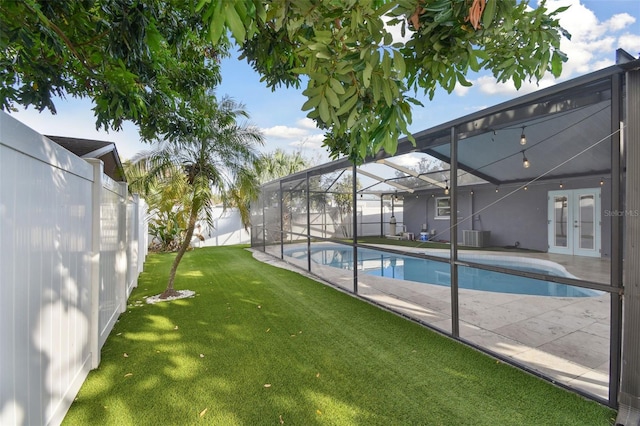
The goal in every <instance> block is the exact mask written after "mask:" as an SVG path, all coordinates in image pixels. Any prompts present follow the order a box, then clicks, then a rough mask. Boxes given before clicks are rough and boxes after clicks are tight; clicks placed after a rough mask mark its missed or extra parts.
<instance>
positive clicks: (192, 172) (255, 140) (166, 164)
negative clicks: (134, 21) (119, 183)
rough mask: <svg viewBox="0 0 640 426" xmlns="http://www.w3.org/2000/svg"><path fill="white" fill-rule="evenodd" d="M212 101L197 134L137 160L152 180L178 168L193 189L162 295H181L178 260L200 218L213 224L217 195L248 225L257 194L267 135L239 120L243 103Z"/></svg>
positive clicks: (145, 153) (244, 114)
mask: <svg viewBox="0 0 640 426" xmlns="http://www.w3.org/2000/svg"><path fill="white" fill-rule="evenodd" d="M210 103H211V114H210V119H211V120H210V122H209V123H207V124H206V125H205V126H202V127H201V128H198V130H199V131H198V132H197V133H196V134H191V135H188V136H187V137H185V138H183V139H181V140H178V141H175V142H167V141H164V142H162V143H160V144H159V146H158V148H157V149H155V150H152V151H148V152H143V153H140V154H138V155H137V156H136V158H134V160H133V162H134V163H137V162H145V168H146V170H147V175H146V177H145V179H146V180H147V181H151V180H153V179H157V178H158V177H162V176H167V174H169V173H172V172H174V173H175V171H176V170H179V172H180V173H183V174H184V176H185V178H186V182H187V185H188V188H189V192H188V194H189V195H188V199H189V204H188V205H187V206H186V208H187V210H188V222H187V228H186V232H185V235H184V240H182V243H181V244H180V246H179V248H178V253H177V255H176V258H175V260H174V261H173V264H172V266H171V271H170V272H169V280H168V282H167V288H166V290H165V291H164V292H163V293H162V294H161V295H160V298H163V299H166V298H168V297H172V296H178V295H179V293H178V292H177V291H176V290H175V288H174V281H175V276H176V271H177V269H178V265H179V264H180V261H181V260H182V257H183V256H184V253H185V252H186V251H187V249H188V248H189V244H190V242H191V238H192V237H193V233H194V230H195V227H196V222H197V220H198V218H199V217H201V216H204V218H205V219H206V221H207V223H208V224H209V226H211V227H213V217H212V209H213V207H214V205H213V204H214V201H213V200H214V197H216V198H217V199H219V200H220V201H221V202H222V204H223V206H224V207H225V208H227V207H231V206H233V207H236V208H238V209H239V211H240V215H241V218H242V222H243V225H244V226H245V228H247V227H248V226H249V218H250V214H249V201H250V200H251V199H255V198H256V196H257V193H258V188H259V183H258V179H257V176H256V173H255V169H254V164H255V162H256V161H257V160H258V158H259V157H258V153H257V150H256V147H257V145H261V144H262V143H263V137H262V134H261V133H260V131H259V130H258V129H257V128H256V127H254V126H252V125H249V124H247V123H238V121H237V120H238V118H239V117H242V118H248V117H249V115H248V113H247V112H246V111H245V110H244V105H242V104H239V103H237V102H235V101H234V100H233V99H231V98H228V97H224V98H223V99H222V100H221V101H220V102H219V103H218V102H216V101H215V98H213V97H211V98H210ZM160 182H161V180H160Z"/></svg>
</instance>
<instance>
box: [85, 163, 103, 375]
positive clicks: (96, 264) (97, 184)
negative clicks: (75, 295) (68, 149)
mask: <svg viewBox="0 0 640 426" xmlns="http://www.w3.org/2000/svg"><path fill="white" fill-rule="evenodd" d="M86 161H87V162H88V163H89V164H91V165H92V166H93V182H92V184H91V286H90V288H91V317H90V319H89V349H90V351H91V369H95V368H98V365H100V238H101V232H100V226H101V223H100V222H101V220H100V219H101V207H102V206H101V204H102V174H103V172H104V163H103V162H102V161H101V160H98V159H96V158H88V159H87V160H86Z"/></svg>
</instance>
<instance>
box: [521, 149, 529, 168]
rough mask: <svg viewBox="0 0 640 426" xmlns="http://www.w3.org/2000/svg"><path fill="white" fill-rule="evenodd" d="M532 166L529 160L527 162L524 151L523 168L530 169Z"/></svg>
mask: <svg viewBox="0 0 640 426" xmlns="http://www.w3.org/2000/svg"><path fill="white" fill-rule="evenodd" d="M530 165H531V163H529V160H527V157H526V156H525V155H524V150H523V151H522V167H524V168H525V169H528V168H529V166H530Z"/></svg>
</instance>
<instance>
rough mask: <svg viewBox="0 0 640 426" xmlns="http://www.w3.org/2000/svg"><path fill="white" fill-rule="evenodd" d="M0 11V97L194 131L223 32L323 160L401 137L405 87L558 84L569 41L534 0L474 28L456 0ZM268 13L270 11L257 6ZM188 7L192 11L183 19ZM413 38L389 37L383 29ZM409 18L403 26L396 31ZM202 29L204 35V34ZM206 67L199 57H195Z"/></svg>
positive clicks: (176, 131)
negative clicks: (290, 102)
mask: <svg viewBox="0 0 640 426" xmlns="http://www.w3.org/2000/svg"><path fill="white" fill-rule="evenodd" d="M91 4H92V3H91V2H89V3H86V2H77V1H72V0H60V1H58V2H55V4H54V3H53V2H36V1H33V0H29V1H25V2H0V19H2V21H0V28H2V31H0V42H1V43H2V45H3V46H7V48H6V49H3V51H2V52H0V68H1V69H4V70H5V72H4V73H3V74H2V75H0V78H2V80H1V82H2V86H0V96H2V98H0V101H1V102H2V105H3V108H11V106H12V105H13V104H14V103H21V104H23V105H34V106H36V108H39V109H44V108H50V109H52V110H54V108H55V107H54V105H53V101H52V98H53V96H55V95H59V94H62V93H66V94H71V95H74V96H76V95H77V96H90V97H91V98H92V99H93V100H94V101H95V104H96V116H97V124H98V126H101V127H111V128H119V127H120V126H121V124H122V122H123V121H126V120H131V121H133V122H134V123H136V124H138V125H139V126H140V133H141V135H142V137H143V138H146V139H153V138H157V137H159V136H161V137H164V138H169V139H177V138H180V137H181V136H184V135H190V134H193V133H197V132H199V131H201V130H202V129H205V128H206V123H207V114H208V112H207V111H206V110H202V109H201V108H200V107H199V106H198V105H197V103H196V102H194V99H198V97H200V96H201V95H202V94H203V93H205V92H206V91H207V90H210V89H212V88H213V87H215V85H216V84H217V83H218V81H219V72H218V61H217V59H218V57H219V56H221V55H224V54H226V51H227V43H228V42H227V37H228V35H229V34H230V35H231V37H233V38H234V39H235V40H236V42H237V43H238V44H239V45H240V47H241V50H242V55H241V58H243V59H246V60H247V61H248V62H249V63H250V64H251V66H252V67H253V68H254V69H255V70H256V71H257V72H258V73H260V74H261V76H262V80H263V81H264V82H265V84H266V85H267V86H268V87H271V88H272V89H274V90H275V88H277V87H279V86H280V85H285V86H293V87H300V85H301V82H302V81H305V82H306V88H305V90H304V92H303V94H304V95H305V96H306V97H307V100H306V101H305V102H304V104H303V105H302V109H303V110H304V111H307V112H308V117H310V118H312V119H314V120H315V121H316V123H317V125H318V126H319V127H320V128H322V129H325V130H326V131H327V134H326V146H327V147H328V148H329V150H330V153H331V155H332V156H335V157H337V156H341V155H345V156H348V157H349V158H351V159H352V160H354V161H356V162H358V161H362V160H363V159H364V158H365V157H366V156H368V155H374V154H375V153H376V152H377V151H378V150H380V149H384V150H385V151H387V152H394V151H395V146H396V144H397V140H398V139H399V138H400V137H402V136H404V135H406V136H409V134H408V133H409V132H408V131H407V126H408V124H409V123H410V122H411V108H410V106H411V104H413V103H415V102H417V101H416V100H415V99H413V98H412V97H411V96H409V95H407V93H408V91H409V90H422V91H424V93H427V94H429V96H430V97H433V96H434V94H435V91H436V88H437V87H442V88H444V89H445V90H447V91H449V92H451V91H453V90H454V89H455V87H456V86H457V85H463V86H469V85H470V84H471V83H470V81H469V80H468V79H467V78H466V75H467V73H468V72H469V71H470V70H471V71H474V72H477V71H481V70H483V69H485V70H489V71H491V72H492V73H493V74H494V76H495V77H496V78H497V79H498V80H499V81H509V80H511V81H513V83H514V84H515V86H516V87H520V85H521V84H522V83H523V82H524V81H526V80H527V79H540V78H542V77H543V76H544V74H545V73H546V72H551V73H552V74H553V75H556V76H557V75H559V74H560V72H561V70H562V63H563V62H564V61H566V56H565V55H564V54H563V53H562V52H561V51H560V50H559V48H560V38H561V37H563V36H564V37H568V36H569V34H568V33H567V32H566V31H565V30H564V29H562V28H561V27H560V25H559V23H558V20H557V15H558V14H559V13H562V12H563V11H564V10H566V8H560V9H558V10H557V11H552V12H549V11H547V9H546V7H545V2H544V1H542V2H541V3H540V4H539V6H538V7H537V8H536V9H531V8H529V6H528V2H520V1H517V0H488V1H487V3H486V7H485V9H484V12H483V14H482V16H481V17H480V19H481V23H482V25H481V26H478V25H476V28H477V30H474V29H473V27H471V25H470V24H469V22H467V21H468V17H469V2H468V1H467V0H434V1H429V2H423V3H421V5H422V6H421V8H419V9H416V1H415V0H399V1H396V2H388V1H355V0H332V1H322V2H312V1H310V0H272V1H270V2H268V3H267V2H263V1H259V0H242V1H234V2H231V1H227V0H200V1H199V3H198V4H197V5H196V7H195V9H192V8H193V6H192V5H190V4H185V3H184V2H183V1H180V0H167V1H165V2H162V3H156V2H149V3H145V4H144V5H142V3H139V2H133V3H131V2H130V1H128V0H110V1H109V2H106V3H105V4H104V5H103V6H102V7H100V8H96V7H90V5H91ZM267 6H268V7H267ZM194 11H195V13H194ZM389 18H390V19H391V22H393V21H395V22H399V23H401V26H402V31H403V32H404V33H405V34H406V33H407V31H406V30H407V29H410V30H411V31H413V32H411V37H410V39H409V40H408V41H406V42H398V41H394V40H393V37H392V36H391V34H390V32H389V31H388V29H387V27H386V26H385V23H384V22H385V20H389ZM408 22H410V24H409V23H408ZM203 31H207V32H208V34H204V33H203ZM203 58H205V60H203Z"/></svg>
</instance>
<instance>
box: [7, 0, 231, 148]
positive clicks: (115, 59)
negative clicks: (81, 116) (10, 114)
mask: <svg viewBox="0 0 640 426" xmlns="http://www.w3.org/2000/svg"><path fill="white" fill-rule="evenodd" d="M208 31H209V27H208V26H205V25H204V24H203V21H202V16H201V14H199V13H197V12H196V11H195V7H194V5H193V3H191V2H188V1H183V0H145V1H138V0H55V1H50V0H15V1H14V0H11V1H0V105H1V107H2V109H4V110H7V111H11V110H13V109H14V108H15V107H16V106H18V105H21V106H24V107H30V106H31V107H34V108H36V109H38V110H40V111H42V110H45V109H47V110H50V111H51V112H52V113H55V112H56V107H55V103H54V101H55V99H56V97H65V96H72V97H88V98H90V99H91V100H92V101H93V103H94V112H95V116H96V127H102V128H105V129H107V130H108V129H116V130H117V129H120V127H121V125H122V123H123V122H124V121H127V120H128V121H132V122H133V123H135V124H136V125H137V126H138V127H139V129H140V134H141V136H142V138H143V139H145V140H154V139H156V138H164V139H174V138H179V137H181V136H182V135H183V134H187V133H189V132H191V131H194V129H196V128H197V127H198V126H200V125H205V124H206V118H205V117H206V114H205V113H203V112H202V111H200V110H199V109H198V108H197V105H194V104H193V102H192V99H194V98H198V97H199V96H201V95H202V93H204V91H206V90H210V89H212V88H214V87H215V86H216V85H217V84H219V82H220V72H219V60H218V59H219V57H220V55H224V54H225V52H226V48H225V47H224V46H225V43H224V40H219V41H218V42H217V43H216V44H215V46H213V45H212V44H211V41H210V40H209V39H208Z"/></svg>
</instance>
